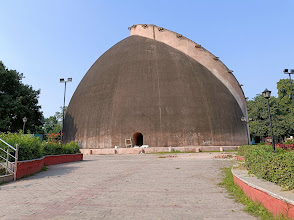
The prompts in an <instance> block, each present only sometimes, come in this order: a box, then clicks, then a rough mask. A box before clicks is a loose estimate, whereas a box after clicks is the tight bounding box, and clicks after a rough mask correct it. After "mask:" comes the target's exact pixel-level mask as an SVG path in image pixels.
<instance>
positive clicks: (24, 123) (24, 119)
mask: <svg viewBox="0 0 294 220" xmlns="http://www.w3.org/2000/svg"><path fill="white" fill-rule="evenodd" d="M22 121H23V127H22V133H23V134H24V133H25V126H26V122H27V121H28V118H27V117H26V116H25V117H24V118H23V119H22Z"/></svg>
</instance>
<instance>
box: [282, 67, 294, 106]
mask: <svg viewBox="0 0 294 220" xmlns="http://www.w3.org/2000/svg"><path fill="white" fill-rule="evenodd" d="M283 72H284V73H285V74H289V79H290V87H291V98H292V102H293V108H294V99H293V90H292V80H291V74H293V73H294V69H291V70H289V69H284V71H283Z"/></svg>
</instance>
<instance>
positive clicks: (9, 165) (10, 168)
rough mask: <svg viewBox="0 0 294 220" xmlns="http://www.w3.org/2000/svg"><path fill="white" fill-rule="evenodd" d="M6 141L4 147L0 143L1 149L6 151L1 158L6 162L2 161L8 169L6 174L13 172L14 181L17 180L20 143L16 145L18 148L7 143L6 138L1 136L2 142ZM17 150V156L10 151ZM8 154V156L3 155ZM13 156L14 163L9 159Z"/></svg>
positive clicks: (0, 155) (0, 140)
mask: <svg viewBox="0 0 294 220" xmlns="http://www.w3.org/2000/svg"><path fill="white" fill-rule="evenodd" d="M1 142H2V143H4V147H3V146H1V145H0V150H1V151H2V152H4V154H3V153H2V154H0V159H3V160H4V163H0V165H2V166H3V167H4V168H5V170H6V175H8V174H13V179H14V181H15V180H16V172H17V160H18V144H17V145H16V148H14V147H12V146H11V145H10V144H8V143H6V142H5V141H4V140H2V139H1V138H0V143H1ZM11 150H12V151H15V154H14V155H15V156H13V155H12V154H11V153H10V151H11ZM5 155H6V158H5V157H3V156H5ZM10 157H11V158H13V159H14V163H13V162H10V161H9V159H10Z"/></svg>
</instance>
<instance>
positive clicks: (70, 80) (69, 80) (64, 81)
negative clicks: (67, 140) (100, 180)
mask: <svg viewBox="0 0 294 220" xmlns="http://www.w3.org/2000/svg"><path fill="white" fill-rule="evenodd" d="M67 82H72V78H67V80H65V79H64V78H61V79H60V83H64V97H63V108H62V128H61V134H60V136H61V140H63V128H64V108H65V93H66V83H67Z"/></svg>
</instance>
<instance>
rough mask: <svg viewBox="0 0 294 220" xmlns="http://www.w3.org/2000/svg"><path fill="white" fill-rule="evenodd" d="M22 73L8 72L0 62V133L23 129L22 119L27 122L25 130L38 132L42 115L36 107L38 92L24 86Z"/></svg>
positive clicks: (39, 107)
mask: <svg viewBox="0 0 294 220" xmlns="http://www.w3.org/2000/svg"><path fill="white" fill-rule="evenodd" d="M23 78H24V76H23V74H22V73H18V72H17V71H16V70H8V69H7V68H6V67H5V66H4V64H3V63H2V62H1V61H0V79H1V81H0V132H8V131H9V132H17V131H19V130H22V128H23V118H24V117H27V118H28V121H27V122H26V125H25V130H26V131H27V130H30V131H31V132H33V133H35V132H39V131H40V129H41V125H42V118H43V113H42V112H41V111H40V109H41V106H40V105H38V98H39V95H40V90H33V88H32V86H29V85H24V84H23V83H22V79H23Z"/></svg>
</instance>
